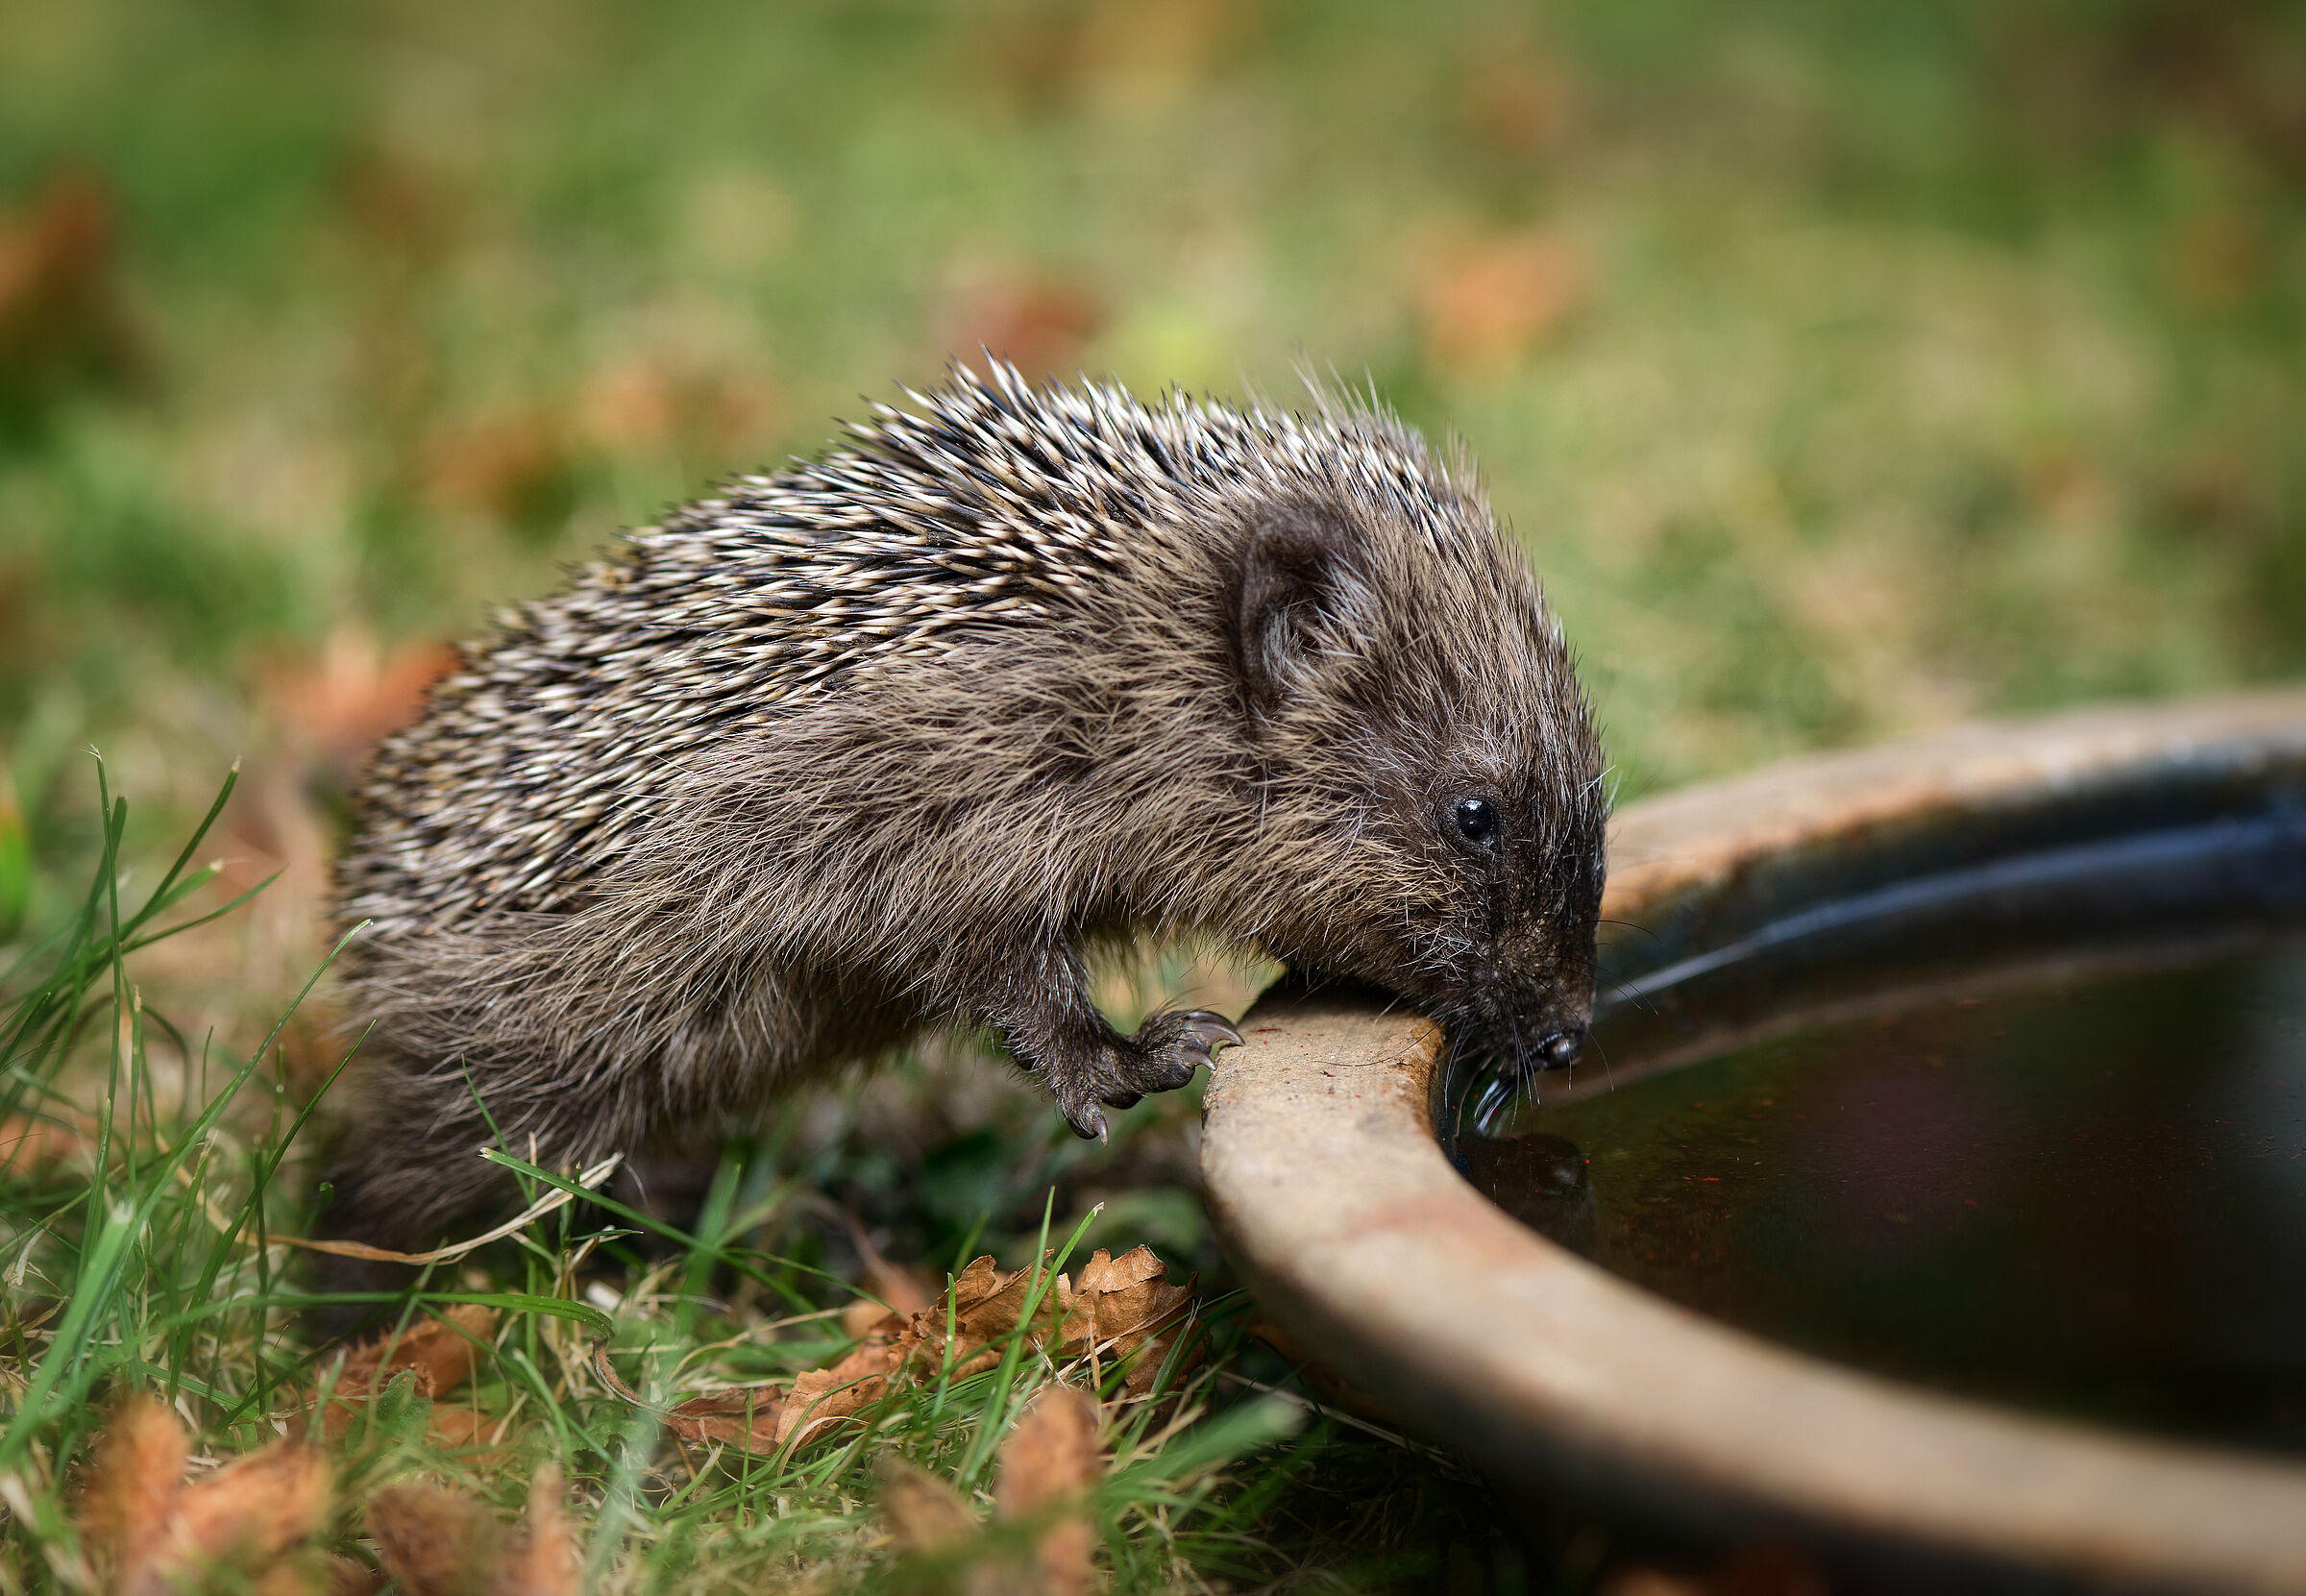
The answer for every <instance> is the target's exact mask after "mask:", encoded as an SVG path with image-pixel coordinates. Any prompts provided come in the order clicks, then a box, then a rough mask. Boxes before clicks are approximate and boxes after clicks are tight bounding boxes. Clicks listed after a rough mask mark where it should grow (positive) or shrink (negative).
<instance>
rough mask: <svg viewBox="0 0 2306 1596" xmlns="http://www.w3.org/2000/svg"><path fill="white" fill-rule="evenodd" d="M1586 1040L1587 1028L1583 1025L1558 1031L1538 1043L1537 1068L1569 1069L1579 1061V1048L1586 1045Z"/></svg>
mask: <svg viewBox="0 0 2306 1596" xmlns="http://www.w3.org/2000/svg"><path fill="white" fill-rule="evenodd" d="M1584 1042H1585V1028H1584V1027H1583V1026H1582V1025H1581V1026H1579V1027H1578V1028H1577V1029H1576V1030H1574V1031H1556V1032H1555V1033H1554V1034H1553V1035H1552V1036H1549V1037H1547V1038H1546V1039H1545V1040H1544V1041H1543V1042H1540V1043H1539V1044H1537V1068H1540V1069H1567V1068H1569V1067H1570V1066H1571V1065H1573V1064H1575V1063H1577V1062H1578V1049H1579V1048H1580V1047H1582V1045H1584Z"/></svg>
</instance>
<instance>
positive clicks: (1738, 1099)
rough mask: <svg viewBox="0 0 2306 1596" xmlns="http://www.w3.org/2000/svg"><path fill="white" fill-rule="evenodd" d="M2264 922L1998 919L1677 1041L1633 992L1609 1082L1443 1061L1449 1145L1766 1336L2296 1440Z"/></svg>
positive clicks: (2285, 1055) (1688, 1029) (1853, 1358)
mask: <svg viewBox="0 0 2306 1596" xmlns="http://www.w3.org/2000/svg"><path fill="white" fill-rule="evenodd" d="M2282 919H2283V921H2284V923H2285V924H2286V925H2288V926H2289V929H2284V928H2283V927H2282V926H2279V925H2277V926H2269V925H2267V924H2265V923H2258V924H2255V925H2254V926H2253V927H2252V928H2250V929H2249V930H2247V931H2246V932H2245V933H2244V934H2241V935H2229V936H2225V937H2223V938H2221V939H2220V940H2219V941H2217V942H2213V943H2204V942H2202V941H2199V940H2196V942H2194V943H2193V944H2192V945H2187V946H2173V945H2170V944H2169V943H2168V942H2167V941H2165V942H2164V943H2163V944H2161V945H2156V946H2152V947H2140V946H2136V945H2132V946H2128V947H2126V948H2125V947H2120V946H2111V947H2110V946H2107V945H2093V946H2091V947H2089V948H2087V949H2086V950H2084V951H2083V952H2082V953H2081V954H2079V955H2076V956H2073V957H2069V958H2067V959H2065V960H2064V961H2063V962H2062V963H2061V962H2060V961H2058V960H2055V959H2050V958H2047V957H2045V956H2044V953H2043V948H2042V945H2041V940H2040V939H2037V938H2029V945H2028V946H2027V947H2026V948H2025V949H2024V950H2023V951H2024V957H2021V956H2019V954H2020V952H2021V950H2020V949H2016V948H2013V947H2011V946H2009V945H2006V944H2004V945H1999V946H1998V947H1997V948H1996V952H1997V957H1996V958H1995V959H1991V960H1987V961H1985V962H1982V963H1980V962H1977V961H1976V960H1975V959H1973V960H1970V961H1968V962H1969V963H1970V967H1971V968H1970V969H1969V970H1968V972H1967V973H1966V974H1965V973H1962V972H1960V971H1958V970H1955V971H1950V970H1947V969H1945V968H1935V969H1933V970H1931V972H1930V974H1929V978H1928V980H1927V982H1906V983H1902V984H1901V985H1902V995H1900V994H1897V993H1895V992H1892V991H1890V990H1889V988H1887V987H1885V985H1884V982H1883V971H1882V969H1881V968H1880V967H1879V966H1878V965H1869V967H1868V970H1867V980H1866V982H1864V983H1861V985H1864V986H1868V987H1870V988H1871V989H1872V993H1871V995H1868V994H1866V993H1863V992H1859V993H1852V991H1850V990H1848V987H1847V984H1845V985H1844V987H1843V988H1842V989H1840V990H1829V989H1831V985H1832V984H1831V983H1830V982H1828V983H1826V984H1825V986H1824V987H1821V986H1820V984H1819V983H1818V982H1816V981H1810V982H1808V983H1807V984H1806V987H1805V988H1804V989H1803V991H1801V992H1792V991H1791V990H1790V989H1788V990H1779V991H1776V993H1775V995H1774V996H1773V997H1772V998H1771V999H1770V1001H1767V1002H1762V1003H1760V1004H1758V1005H1749V1007H1748V1009H1747V1010H1746V1011H1744V1012H1739V1013H1735V1014H1732V1015H1730V1016H1729V1017H1728V1018H1727V1019H1726V1020H1725V1019H1723V1017H1721V1016H1718V1015H1717V1016H1713V1017H1710V1018H1711V1019H1712V1021H1713V1023H1712V1024H1711V1029H1710V1030H1708V1029H1707V1027H1706V1026H1705V1025H1703V1024H1700V1025H1696V1026H1695V1027H1694V1030H1695V1033H1696V1034H1697V1038H1698V1040H1697V1042H1696V1044H1695V1045H1694V1046H1693V1045H1692V1044H1691V1042H1690V1036H1691V1034H1692V1032H1693V1023H1692V1020H1691V1017H1690V1015H1689V1014H1688V1013H1687V1012H1684V1013H1681V1014H1680V1015H1679V1016H1678V1017H1661V1016H1660V1015H1659V1014H1658V1013H1656V1012H1651V1006H1650V1005H1646V1004H1645V1005H1642V1006H1639V1007H1631V1006H1630V1007H1628V1008H1626V1009H1623V1010H1621V1012H1620V1014H1619V1015H1618V1017H1617V1018H1616V1019H1613V1020H1612V1021H1610V1022H1609V1023H1607V1024H1605V1025H1604V1026H1603V1027H1602V1028H1601V1030H1600V1032H1599V1038H1598V1039H1599V1041H1600V1042H1601V1043H1602V1044H1603V1046H1604V1047H1606V1048H1607V1049H1608V1050H1609V1052H1610V1054H1611V1061H1612V1068H1613V1069H1619V1068H1622V1069H1623V1070H1624V1071H1625V1072H1626V1074H1627V1075H1629V1076H1631V1077H1637V1078H1631V1079H1627V1080H1625V1081H1623V1082H1622V1083H1621V1084H1619V1085H1617V1086H1616V1087H1615V1089H1614V1090H1596V1088H1597V1087H1600V1086H1601V1085H1602V1084H1603V1083H1602V1082H1601V1081H1600V1080H1598V1079H1597V1077H1599V1076H1600V1075H1601V1073H1602V1069H1601V1066H1600V1064H1599V1061H1598V1058H1597V1056H1596V1053H1595V1050H1593V1049H1588V1052H1587V1056H1586V1057H1587V1062H1585V1063H1584V1064H1582V1065H1581V1066H1580V1067H1579V1069H1578V1071H1577V1078H1576V1086H1575V1088H1574V1089H1572V1088H1571V1087H1570V1083H1568V1082H1566V1081H1565V1080H1563V1079H1562V1078H1561V1077H1560V1076H1558V1075H1548V1076H1543V1077H1540V1078H1539V1079H1538V1080H1537V1081H1536V1082H1535V1083H1534V1091H1535V1098H1534V1100H1533V1099H1532V1096H1531V1090H1532V1089H1531V1087H1529V1086H1517V1085H1514V1084H1512V1083H1509V1082H1504V1081H1500V1080H1497V1079H1495V1078H1488V1079H1485V1080H1481V1079H1477V1080H1468V1082H1467V1083H1466V1087H1465V1093H1463V1094H1461V1095H1460V1108H1461V1109H1462V1110H1463V1112H1464V1128H1463V1129H1461V1130H1460V1133H1459V1134H1458V1136H1457V1137H1456V1139H1455V1142H1454V1147H1453V1151H1454V1152H1455V1155H1456V1156H1457V1158H1458V1161H1459V1163H1460V1167H1461V1168H1463V1169H1464V1170H1465V1171H1466V1173H1467V1174H1468V1176H1469V1177H1470V1178H1471V1179H1473V1180H1474V1182H1475V1183H1476V1184H1477V1185H1479V1186H1480V1187H1482V1188H1483V1189H1484V1191H1488V1192H1489V1193H1490V1194H1491V1195H1492V1196H1493V1197H1494V1198H1495V1199H1496V1200H1497V1201H1498V1202H1500V1203H1501V1204H1502V1205H1503V1206H1505V1207H1506V1208H1508V1209H1509V1210H1510V1211H1512V1212H1513V1213H1515V1214H1516V1215H1518V1216H1520V1217H1521V1218H1523V1219H1524V1220H1525V1221H1526V1222H1528V1223H1531V1224H1533V1225H1534V1226H1535V1227H1537V1228H1538V1229H1540V1230H1543V1231H1545V1232H1546V1233H1548V1234H1550V1235H1552V1236H1554V1237H1555V1238H1556V1239H1557V1240H1561V1241H1563V1242H1565V1243H1566V1244H1568V1245H1570V1246H1573V1247H1575V1248H1577V1249H1578V1250H1579V1251H1581V1252H1582V1253H1585V1254H1586V1255H1588V1256H1589V1257H1591V1258H1593V1259H1594V1260H1596V1261H1597V1262H1598V1263H1600V1264H1602V1265H1605V1266H1607V1267H1608V1268H1609V1269H1611V1270H1613V1271H1615V1272H1617V1273H1619V1274H1622V1275H1625V1276H1627V1277H1628V1278H1630V1279H1631V1280H1634V1281H1636V1282H1639V1283H1640V1284H1642V1285H1644V1286H1647V1287H1649V1288H1651V1289H1655V1290H1656V1291H1658V1292H1660V1293H1662V1294H1663V1295H1665V1296H1667V1297H1670V1298H1672V1299H1674V1300H1676V1301H1678V1302H1680V1303H1683V1304H1686V1305H1688V1306H1689V1307H1692V1308H1695V1309H1698V1310H1701V1311H1702V1312H1705V1313H1706V1314H1712V1315H1714V1316H1716V1317H1718V1318H1721V1319H1724V1320H1726V1321H1728V1322H1730V1323H1731V1324H1734V1325H1738V1326H1741V1327H1743V1328H1745V1329H1748V1330H1752V1331H1754V1332H1756V1333H1758V1334H1760V1335H1763V1336H1766V1337H1768V1338H1772V1339H1775V1340H1779V1341H1782V1342H1785V1343H1789V1344H1791V1345H1794V1346H1797V1347H1800V1348H1803V1349H1804V1350H1807V1351H1810V1352H1814V1353H1819V1354H1822V1355H1824V1356H1827V1357H1829V1358H1833V1359H1837V1360H1840V1361H1842V1362H1845V1363H1852V1364H1856V1365H1859V1366H1862V1367H1866V1368H1870V1369H1874V1370H1877V1371H1880V1372H1883V1373H1888V1374H1892V1375H1896V1376H1900V1377H1902V1378H1905V1379H1909V1380H1912V1381H1915V1382H1918V1383H1921V1384H1925V1385H1928V1386H1932V1387H1938V1388H1941V1389H1948V1390H1954V1391H1960V1392H1965V1393H1969V1394H1973V1395H1977V1396H1983V1397H1988V1398H1994V1399H1999V1400H2004V1401H2010V1402H2015V1403H2019V1404H2023V1405H2026V1406H2031V1407H2035V1408H2038V1409H2043V1410H2048V1411H2051V1412H2061V1413H2065V1414H2068V1415H2073V1416H2078V1417H2083V1418H2088V1419H2092V1420H2099V1421H2105V1422H2110V1423H2116V1424H2122V1425H2129V1426H2137V1427H2142V1428H2147V1429H2153V1430H2159V1431H2163V1432H2167V1433H2175V1434H2180V1435H2187V1436H2201V1437H2215V1438H2218V1439H2220V1440H2224V1441H2228V1442H2240V1443H2245V1444H2253V1445H2261V1446H2267V1447H2274V1448H2281V1449H2286V1450H2292V1451H2301V1450H2306V936H2301V935H2299V934H2298V932H2297V930H2296V927H2295V921H2292V920H2291V919H2290V918H2289V917H2287V916H2285V917H2282ZM1972 929H1975V927H1973V928H1972ZM1959 931H1960V927H1958V926H1957V927H1948V928H1947V934H1948V936H1949V937H1950V938H1952V939H1953V940H1955V941H1958V940H1959V935H1958V933H1959ZM1932 948H1933V950H1934V951H1936V952H1941V953H1942V952H1943V951H1944V950H1945V944H1944V943H1943V942H1940V943H1937V944H1933V945H1932ZM1974 951H1975V950H1974ZM1914 962H1915V963H1916V964H1917V965H1919V966H1926V965H1929V964H1930V963H1931V960H1930V959H1929V958H1926V957H1918V958H1917V959H1916V960H1915V961H1914ZM1942 963H1943V961H1940V964H1941V965H1942ZM1763 985H1764V986H1765V987H1767V986H1768V983H1767V982H1764V983H1763ZM1893 985H1899V984H1897V983H1893ZM1722 990H1723V991H1724V992H1731V991H1734V990H1736V983H1735V982H1734V981H1733V980H1732V981H1730V982H1728V984H1726V985H1725V986H1724V987H1723V989H1722ZM1773 1004H1775V1012H1771V1010H1772V1005H1773ZM1701 1018H1702V1019H1703V1018H1706V1017H1703V1016H1702V1017H1701ZM1669 1020H1670V1022H1669ZM1708 1036H1710V1037H1711V1038H1712V1039H1713V1040H1714V1042H1715V1045H1712V1046H1710V1047H1708V1045H1707V1042H1706V1039H1707V1037H1708ZM1677 1048H1679V1049H1680V1051H1679V1052H1677V1051H1676V1049H1677ZM1693 1053H1694V1055H1695V1058H1696V1062H1682V1060H1683V1059H1684V1058H1686V1057H1688V1056H1690V1055H1692V1054H1693ZM1645 1069H1647V1070H1649V1071H1651V1072H1649V1073H1647V1074H1646V1075H1645V1074H1643V1071H1644V1070H1645Z"/></svg>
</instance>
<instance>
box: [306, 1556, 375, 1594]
mask: <svg viewBox="0 0 2306 1596" xmlns="http://www.w3.org/2000/svg"><path fill="white" fill-rule="evenodd" d="M317 1583H318V1584H319V1586H320V1596H377V1592H378V1591H380V1590H381V1589H383V1588H384V1575H383V1571H382V1570H380V1569H376V1568H368V1567H365V1566H363V1565H362V1564H360V1563H356V1562H355V1561H354V1560H353V1559H350V1558H340V1557H336V1556H334V1555H332V1554H331V1556H329V1557H326V1558H323V1559H321V1562H320V1579H319V1581H318V1582H317Z"/></svg>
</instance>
